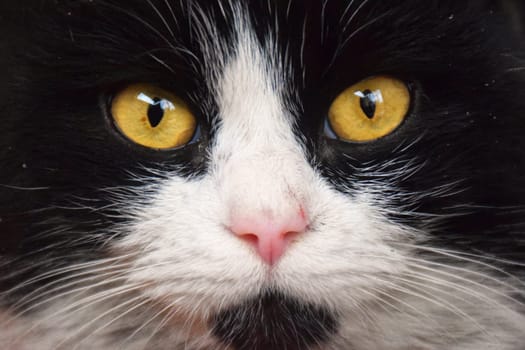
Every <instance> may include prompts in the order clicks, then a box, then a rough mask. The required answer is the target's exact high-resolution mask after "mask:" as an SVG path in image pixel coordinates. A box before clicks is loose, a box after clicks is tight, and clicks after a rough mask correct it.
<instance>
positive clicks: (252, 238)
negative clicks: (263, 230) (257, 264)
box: [238, 233, 259, 247]
mask: <svg viewBox="0 0 525 350" xmlns="http://www.w3.org/2000/svg"><path fill="white" fill-rule="evenodd" d="M238 236H239V238H240V239H242V240H243V241H245V242H247V243H249V244H251V245H253V246H255V247H257V245H258V244H259V237H257V235H256V234H253V233H243V234H240V235H238Z"/></svg>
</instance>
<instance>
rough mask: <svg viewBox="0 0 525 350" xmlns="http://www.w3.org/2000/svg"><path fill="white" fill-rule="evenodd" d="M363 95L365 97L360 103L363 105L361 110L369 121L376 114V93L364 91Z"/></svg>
mask: <svg viewBox="0 0 525 350" xmlns="http://www.w3.org/2000/svg"><path fill="white" fill-rule="evenodd" d="M363 95H364V96H363V97H361V100H360V101H359V102H360V104H361V109H362V110H363V112H364V113H365V115H366V116H367V117H368V118H369V119H372V118H374V115H375V114H376V101H375V96H374V93H373V92H372V91H370V90H365V91H363Z"/></svg>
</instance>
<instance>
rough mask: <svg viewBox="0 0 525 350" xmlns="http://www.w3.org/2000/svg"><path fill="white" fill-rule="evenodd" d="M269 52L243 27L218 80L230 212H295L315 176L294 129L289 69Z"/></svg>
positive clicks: (217, 155) (217, 165) (222, 178)
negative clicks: (286, 94) (287, 94)
mask: <svg viewBox="0 0 525 350" xmlns="http://www.w3.org/2000/svg"><path fill="white" fill-rule="evenodd" d="M268 46H269V47H271V45H268ZM268 51H273V50H271V49H268ZM268 51H266V50H264V49H263V48H262V47H261V45H260V44H259V42H258V41H257V39H256V38H255V37H254V34H253V33H252V31H251V30H248V29H247V28H246V26H245V25H241V26H239V33H238V39H237V43H236V45H235V51H234V53H233V54H232V55H231V58H230V59H229V60H228V61H227V62H226V65H225V67H224V69H223V73H222V75H221V76H220V78H219V81H218V98H217V100H218V101H217V102H218V107H219V118H220V128H219V131H218V133H217V139H216V142H215V146H214V150H213V155H214V157H213V165H214V170H215V175H216V179H217V181H218V188H219V191H220V193H221V195H222V196H223V199H224V200H225V202H226V204H227V207H228V208H229V209H230V213H228V214H227V215H242V216H248V217H251V218H253V216H257V215H262V214H264V215H265V216H267V217H268V218H275V217H276V216H280V217H281V218H282V217H283V216H287V215H297V211H298V209H299V208H300V207H302V206H303V205H305V204H306V203H305V201H306V200H307V197H308V188H307V186H305V184H311V183H312V182H311V181H312V179H313V178H314V176H313V170H312V169H311V167H310V165H309V164H308V163H307V161H306V159H305V155H304V151H303V149H302V147H301V145H300V144H299V142H298V141H297V139H296V137H295V135H294V132H293V118H294V116H293V115H292V113H291V112H290V110H289V109H288V108H287V106H288V105H289V104H290V103H289V102H288V101H284V100H283V95H284V94H282V91H281V89H283V88H284V87H285V86H286V85H287V84H286V83H287V82H286V77H287V74H286V72H283V71H282V70H281V65H279V64H278V63H276V60H278V59H277V58H276V57H275V55H274V54H273V53H272V52H268ZM225 219H226V220H229V219H230V217H226V218H225Z"/></svg>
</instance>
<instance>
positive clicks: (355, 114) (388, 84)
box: [328, 76, 410, 142]
mask: <svg viewBox="0 0 525 350" xmlns="http://www.w3.org/2000/svg"><path fill="white" fill-rule="evenodd" d="M409 108H410V92H409V90H408V88H407V86H406V84H405V83H404V82H402V81H400V80H398V79H395V78H391V77H388V76H377V77H372V78H368V79H365V80H362V81H361V82H359V83H357V84H355V85H353V86H351V87H349V88H347V89H346V90H344V91H343V92H342V93H341V94H340V95H339V96H338V97H337V98H336V99H335V100H334V102H333V103H332V106H331V107H330V110H329V111H328V120H329V122H330V126H331V127H332V130H333V131H334V133H335V134H336V135H337V136H338V137H339V138H341V139H342V140H345V141H350V142H368V141H373V140H377V139H379V138H381V137H383V136H386V135H388V134H390V133H392V132H393V131H394V130H395V129H396V128H397V127H399V126H400V125H401V123H402V122H403V121H404V120H405V118H406V116H407V113H408V110H409Z"/></svg>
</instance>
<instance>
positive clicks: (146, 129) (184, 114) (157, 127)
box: [111, 84, 197, 150]
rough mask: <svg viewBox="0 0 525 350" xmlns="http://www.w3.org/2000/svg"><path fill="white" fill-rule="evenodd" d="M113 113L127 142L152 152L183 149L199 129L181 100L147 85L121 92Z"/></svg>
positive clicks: (132, 87) (112, 110)
mask: <svg viewBox="0 0 525 350" xmlns="http://www.w3.org/2000/svg"><path fill="white" fill-rule="evenodd" d="M111 113H112V115H113V119H114V120H115V124H116V126H117V127H118V129H119V130H120V131H121V132H122V133H123V134H124V135H125V136H126V137H127V138H128V139H130V140H131V141H133V142H135V143H137V144H139V145H141V146H144V147H149V148H153V149H159V150H166V149H172V148H177V147H181V146H184V145H186V144H187V143H188V142H190V141H191V139H192V137H193V135H194V134H195V129H196V128H197V121H196V119H195V116H194V115H193V114H192V113H191V111H190V109H189V107H188V106H187V105H186V103H184V101H183V100H182V99H180V98H179V97H177V96H175V95H173V94H171V93H169V92H167V91H165V90H163V89H160V88H158V87H156V86H153V85H148V84H135V85H130V86H128V87H126V88H125V89H124V90H122V91H121V92H120V93H119V94H118V95H117V96H115V98H114V99H113V103H112V105H111Z"/></svg>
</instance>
